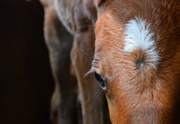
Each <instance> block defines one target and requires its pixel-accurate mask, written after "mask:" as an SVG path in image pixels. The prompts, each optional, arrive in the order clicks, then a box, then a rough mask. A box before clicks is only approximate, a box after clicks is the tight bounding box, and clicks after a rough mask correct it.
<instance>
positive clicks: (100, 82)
mask: <svg viewBox="0 0 180 124" xmlns="http://www.w3.org/2000/svg"><path fill="white" fill-rule="evenodd" d="M94 76H95V78H96V80H97V81H98V82H99V84H100V86H101V87H102V89H103V90H106V88H107V87H106V82H105V81H104V79H103V78H102V77H101V76H100V75H99V74H98V73H96V72H94Z"/></svg>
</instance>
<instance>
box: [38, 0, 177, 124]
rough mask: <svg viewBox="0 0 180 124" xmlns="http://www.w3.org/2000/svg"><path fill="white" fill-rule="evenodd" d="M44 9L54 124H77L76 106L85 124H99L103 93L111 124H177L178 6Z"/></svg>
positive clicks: (137, 2)
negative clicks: (52, 83)
mask: <svg viewBox="0 0 180 124" xmlns="http://www.w3.org/2000/svg"><path fill="white" fill-rule="evenodd" d="M41 3H42V5H43V6H44V10H45V20H44V35H45V40H46V44H47V47H48V49H49V56H50V62H51V68H52V73H53V76H54V79H55V90H54V93H53V96H52V100H51V118H52V120H53V121H54V122H55V123H59V124H75V123H79V121H78V120H79V119H78V118H79V117H77V116H76V115H77V111H79V109H78V108H77V105H76V104H77V101H80V104H81V107H82V120H83V123H84V124H103V120H104V119H103V117H104V116H103V113H104V96H103V94H102V93H101V91H104V93H105V96H106V99H107V103H108V109H109V113H110V119H111V122H112V123H113V124H176V123H177V124H179V123H180V120H179V118H180V110H179V102H180V101H179V100H180V98H179V96H180V91H179V89H180V39H179V38H180V33H179V27H180V21H179V20H180V11H179V8H180V4H179V0H159V1H157V0H84V1H82V0H41ZM92 73H93V74H94V75H95V78H94V76H92ZM84 75H85V76H84ZM96 80H97V81H96ZM97 82H99V84H98V83H97ZM99 85H100V87H99ZM100 88H101V89H100ZM96 94H97V95H96Z"/></svg>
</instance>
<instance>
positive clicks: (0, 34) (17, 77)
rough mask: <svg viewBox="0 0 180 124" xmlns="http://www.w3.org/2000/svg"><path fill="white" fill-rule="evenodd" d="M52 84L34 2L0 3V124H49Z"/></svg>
mask: <svg viewBox="0 0 180 124" xmlns="http://www.w3.org/2000/svg"><path fill="white" fill-rule="evenodd" d="M53 87H54V82H53V78H52V75H51V71H50V67H49V60H48V51H47V48H46V45H45V42H44V38H43V8H42V6H41V5H40V3H39V1H38V0H31V1H30V0H28V1H25V0H0V124H51V122H50V119H49V106H50V105H49V103H50V97H51V94H52V91H53Z"/></svg>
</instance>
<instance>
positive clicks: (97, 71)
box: [91, 66, 102, 75]
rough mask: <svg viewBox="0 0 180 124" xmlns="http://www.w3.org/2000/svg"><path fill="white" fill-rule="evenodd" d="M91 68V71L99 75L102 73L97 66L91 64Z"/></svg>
mask: <svg viewBox="0 0 180 124" xmlns="http://www.w3.org/2000/svg"><path fill="white" fill-rule="evenodd" d="M91 70H92V71H93V72H96V73H98V74H99V75H102V72H101V70H100V69H99V68H95V67H94V66H92V68H91Z"/></svg>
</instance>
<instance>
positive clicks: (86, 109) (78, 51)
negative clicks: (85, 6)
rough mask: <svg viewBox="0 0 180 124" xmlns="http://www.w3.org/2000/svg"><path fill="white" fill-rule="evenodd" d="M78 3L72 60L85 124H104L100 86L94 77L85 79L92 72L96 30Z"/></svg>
mask: <svg viewBox="0 0 180 124" xmlns="http://www.w3.org/2000/svg"><path fill="white" fill-rule="evenodd" d="M80 7H81V5H78V3H76V5H75V8H74V9H75V11H74V12H75V13H74V23H75V27H76V28H75V36H74V44H73V48H72V51H71V59H72V63H73V66H74V69H75V72H76V77H77V79H78V87H79V93H80V99H81V105H82V115H83V124H102V123H103V119H102V118H103V98H102V94H98V92H99V86H98V83H97V82H96V81H95V79H94V77H92V75H89V76H87V77H84V75H85V74H86V73H87V72H88V71H89V70H90V68H91V62H92V59H93V56H94V41H95V39H94V29H93V27H92V24H91V22H90V20H88V19H87V18H86V16H85V15H84V13H83V10H82V8H80Z"/></svg>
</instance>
